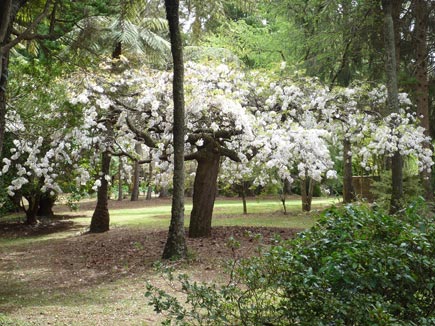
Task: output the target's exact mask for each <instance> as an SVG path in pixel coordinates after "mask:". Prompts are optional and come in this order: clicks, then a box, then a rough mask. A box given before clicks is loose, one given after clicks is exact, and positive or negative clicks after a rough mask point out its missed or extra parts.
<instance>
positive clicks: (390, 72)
mask: <svg viewBox="0 0 435 326" xmlns="http://www.w3.org/2000/svg"><path fill="white" fill-rule="evenodd" d="M392 2H393V1H392V0H382V8H383V11H384V34H385V35H384V37H385V53H386V61H385V67H386V75H387V90H388V110H387V112H386V114H390V113H393V112H399V98H398V89H397V62H396V46H395V40H394V24H393V18H392V8H393V7H392V6H393V3H392ZM402 169H403V158H402V156H401V155H400V153H399V152H396V153H394V157H393V161H392V163H391V175H392V192H391V204H390V213H391V214H395V213H397V212H398V211H399V210H400V209H401V207H402V204H403V203H402V198H403V171H402Z"/></svg>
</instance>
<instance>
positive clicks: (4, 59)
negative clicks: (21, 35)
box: [0, 47, 9, 161]
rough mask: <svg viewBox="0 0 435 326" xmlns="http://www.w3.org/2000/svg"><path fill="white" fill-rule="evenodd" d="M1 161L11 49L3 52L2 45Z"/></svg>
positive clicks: (0, 59) (0, 57)
mask: <svg viewBox="0 0 435 326" xmlns="http://www.w3.org/2000/svg"><path fill="white" fill-rule="evenodd" d="M0 66H1V71H0V72H1V74H0V161H1V159H2V157H1V155H2V150H3V143H4V138H5V132H6V101H7V99H6V88H7V83H8V67H9V51H8V52H7V53H5V54H2V53H1V47H0Z"/></svg>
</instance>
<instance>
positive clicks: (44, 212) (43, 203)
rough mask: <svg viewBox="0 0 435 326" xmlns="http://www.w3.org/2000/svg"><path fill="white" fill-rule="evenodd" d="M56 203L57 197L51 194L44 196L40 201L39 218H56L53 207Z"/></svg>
mask: <svg viewBox="0 0 435 326" xmlns="http://www.w3.org/2000/svg"><path fill="white" fill-rule="evenodd" d="M55 201H56V197H55V196H51V195H50V194H47V193H46V194H43V195H42V196H41V198H40V199H39V208H38V213H37V214H36V215H37V216H40V217H48V218H52V217H53V216H54V212H53V206H54V203H55Z"/></svg>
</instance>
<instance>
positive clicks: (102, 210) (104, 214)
mask: <svg viewBox="0 0 435 326" xmlns="http://www.w3.org/2000/svg"><path fill="white" fill-rule="evenodd" d="M111 159H112V157H111V155H110V153H109V152H108V151H105V152H103V154H102V156H101V172H100V174H101V177H100V182H101V186H100V187H99V188H98V192H97V206H96V207H95V210H94V214H92V219H91V226H90V228H89V232H90V233H101V232H106V231H109V223H110V216H109V208H108V202H107V193H108V191H109V181H107V180H106V176H107V175H109V173H110V161H111Z"/></svg>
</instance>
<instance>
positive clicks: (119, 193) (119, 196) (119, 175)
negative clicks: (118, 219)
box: [118, 158, 124, 201]
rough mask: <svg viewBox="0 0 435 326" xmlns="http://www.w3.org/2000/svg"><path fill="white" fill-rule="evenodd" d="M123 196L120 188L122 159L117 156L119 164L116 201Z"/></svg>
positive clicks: (120, 199)
mask: <svg viewBox="0 0 435 326" xmlns="http://www.w3.org/2000/svg"><path fill="white" fill-rule="evenodd" d="M123 197H124V193H123V189H122V160H121V158H119V166H118V201H122V199H123Z"/></svg>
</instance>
